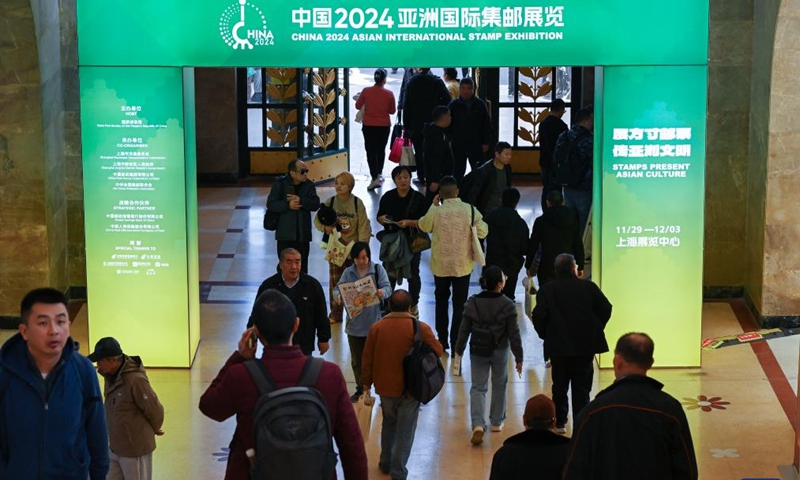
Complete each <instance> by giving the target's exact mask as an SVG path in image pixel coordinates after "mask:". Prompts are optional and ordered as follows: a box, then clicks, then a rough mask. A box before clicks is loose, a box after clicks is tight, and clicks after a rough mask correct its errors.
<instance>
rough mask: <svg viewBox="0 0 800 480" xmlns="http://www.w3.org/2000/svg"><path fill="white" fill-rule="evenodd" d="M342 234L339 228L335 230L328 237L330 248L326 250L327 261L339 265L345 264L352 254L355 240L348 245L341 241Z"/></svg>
mask: <svg viewBox="0 0 800 480" xmlns="http://www.w3.org/2000/svg"><path fill="white" fill-rule="evenodd" d="M341 238H342V234H341V233H339V231H338V230H334V231H333V233H331V236H330V238H329V239H328V249H327V250H326V251H325V261H326V262H328V263H332V264H334V265H336V266H337V267H341V266H342V265H344V262H345V260H347V257H348V256H349V255H350V250H352V249H353V244H354V243H355V242H349V243H348V244H347V245H345V244H344V243H342V242H341V240H340V239H341Z"/></svg>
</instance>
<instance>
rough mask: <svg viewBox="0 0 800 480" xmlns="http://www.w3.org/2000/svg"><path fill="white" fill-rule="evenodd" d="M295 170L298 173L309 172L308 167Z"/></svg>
mask: <svg viewBox="0 0 800 480" xmlns="http://www.w3.org/2000/svg"><path fill="white" fill-rule="evenodd" d="M295 171H296V172H297V173H299V174H300V175H305V174H306V173H308V169H307V168H301V169H300V170H295Z"/></svg>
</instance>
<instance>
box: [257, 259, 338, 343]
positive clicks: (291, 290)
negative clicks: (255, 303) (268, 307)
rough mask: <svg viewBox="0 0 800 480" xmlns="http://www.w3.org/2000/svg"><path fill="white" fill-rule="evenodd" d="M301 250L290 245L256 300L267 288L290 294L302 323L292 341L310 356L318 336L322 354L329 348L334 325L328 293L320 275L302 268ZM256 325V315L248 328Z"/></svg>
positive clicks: (265, 281)
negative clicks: (331, 319) (307, 273)
mask: <svg viewBox="0 0 800 480" xmlns="http://www.w3.org/2000/svg"><path fill="white" fill-rule="evenodd" d="M301 262H302V260H301V256H300V252H298V251H297V250H295V249H294V248H287V249H285V250H283V251H281V253H280V263H279V264H278V270H279V272H278V273H276V274H275V275H273V276H271V277H269V278H268V279H266V280H264V283H262V284H261V286H260V287H258V293H256V299H258V297H259V296H260V295H261V294H262V293H263V292H264V291H266V290H268V289H274V290H277V291H279V292H281V293H282V294H284V295H286V296H287V297H289V299H290V300H291V301H292V303H293V304H294V307H295V309H297V316H298V318H300V325H299V327H298V328H297V332H295V334H294V336H293V337H292V344H293V345H299V346H300V349H301V350H302V351H303V353H304V354H306V355H311V353H313V352H314V337H315V336H316V337H317V347H318V348H319V354H320V355H324V354H325V352H327V351H328V342H329V341H330V338H331V324H330V322H328V310H327V307H326V303H325V293H324V292H323V291H322V285H320V283H319V282H318V281H317V279H316V278H314V277H312V276H311V275H306V274H305V273H303V272H302V271H301ZM252 326H253V318H252V317H250V319H249V320H248V321H247V328H250V327H252Z"/></svg>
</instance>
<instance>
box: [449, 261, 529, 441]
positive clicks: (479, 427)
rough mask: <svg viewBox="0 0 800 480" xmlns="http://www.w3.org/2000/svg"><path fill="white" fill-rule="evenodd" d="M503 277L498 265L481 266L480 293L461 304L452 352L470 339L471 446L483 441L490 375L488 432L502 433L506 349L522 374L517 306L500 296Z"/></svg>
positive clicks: (463, 348)
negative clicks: (458, 328)
mask: <svg viewBox="0 0 800 480" xmlns="http://www.w3.org/2000/svg"><path fill="white" fill-rule="evenodd" d="M505 281H506V277H505V274H503V271H502V270H501V269H500V267H498V266H496V265H491V266H488V267H485V268H484V269H483V272H482V274H481V280H480V282H481V288H483V292H481V293H479V294H477V295H474V296H472V297H471V298H470V299H469V300H467V303H466V304H465V305H464V321H463V322H462V323H461V328H460V330H459V332H458V341H457V342H456V345H455V352H456V354H457V355H459V356H463V355H464V351H465V350H466V347H467V339H470V350H469V351H470V353H469V356H470V365H471V368H472V386H471V387H470V390H469V399H470V417H471V421H472V436H471V438H470V441H471V442H472V444H473V445H480V444H481V443H483V435H484V432H486V427H487V425H486V392H487V391H488V387H489V374H490V373H491V375H492V401H491V406H490V408H489V422H490V423H491V431H493V432H502V431H503V426H504V425H505V420H506V388H507V386H508V351H509V346H510V347H511V351H512V352H513V353H514V361H515V363H516V370H517V372H519V373H522V360H523V356H522V341H521V340H520V335H519V325H517V306H516V305H515V304H514V302H513V301H511V300H509V299H508V297H506V296H505V295H503V286H504V285H505Z"/></svg>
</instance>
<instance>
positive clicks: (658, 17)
mask: <svg viewBox="0 0 800 480" xmlns="http://www.w3.org/2000/svg"><path fill="white" fill-rule="evenodd" d="M78 38H80V39H81V41H80V42H79V44H78V48H79V55H80V61H81V64H82V65H128V66H130V65H143V66H150V65H159V66H213V67H221V66H272V67H301V68H302V67H309V66H313V65H319V66H324V67H369V66H372V67H375V66H386V65H389V64H391V65H423V64H424V65H452V64H453V63H454V60H456V59H457V60H458V61H457V62H455V63H458V64H460V65H480V66H484V67H492V66H495V67H502V66H512V65H519V64H521V63H522V64H525V65H528V64H530V61H531V60H533V61H535V62H536V64H537V65H687V64H697V65H702V64H706V63H707V55H708V48H707V45H708V2H699V1H697V0H673V1H671V2H669V3H668V4H667V3H664V2H642V1H640V0H570V1H565V0H494V1H489V2H487V1H485V0H458V1H456V0H433V1H431V0H407V1H403V2H386V1H384V2H378V1H376V0H336V1H333V0H292V1H270V0H214V1H208V0H206V1H197V2H189V3H187V2H183V1H180V2H179V1H172V2H168V1H163V0H136V1H131V0H80V1H79V2H78ZM85 39H91V40H90V41H87V40H85ZM390 60H391V61H390ZM387 62H388V63H387Z"/></svg>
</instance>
